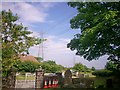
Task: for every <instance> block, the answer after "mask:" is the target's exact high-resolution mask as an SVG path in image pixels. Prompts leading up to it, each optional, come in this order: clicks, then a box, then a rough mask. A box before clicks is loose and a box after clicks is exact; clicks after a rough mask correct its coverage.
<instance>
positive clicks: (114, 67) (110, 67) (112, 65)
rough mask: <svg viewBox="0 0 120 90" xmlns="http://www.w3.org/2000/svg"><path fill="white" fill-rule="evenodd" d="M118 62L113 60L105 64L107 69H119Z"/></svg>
mask: <svg viewBox="0 0 120 90" xmlns="http://www.w3.org/2000/svg"><path fill="white" fill-rule="evenodd" d="M117 66H118V64H115V63H114V62H113V61H109V62H107V63H106V65H105V69H107V70H111V71H114V70H116V69H117Z"/></svg>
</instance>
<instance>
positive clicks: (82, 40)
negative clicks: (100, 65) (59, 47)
mask: <svg viewBox="0 0 120 90" xmlns="http://www.w3.org/2000/svg"><path fill="white" fill-rule="evenodd" d="M68 5H69V6H71V7H73V8H76V9H77V11H78V13H77V15H76V16H74V17H73V18H72V19H71V20H70V24H71V28H72V29H80V30H81V33H78V34H76V35H75V36H74V38H73V39H72V40H71V41H70V43H68V45H67V46H68V48H70V49H71V50H76V51H77V52H76V54H77V55H80V56H83V57H84V58H85V59H87V60H89V61H90V60H93V59H98V58H99V57H100V56H103V55H108V56H109V57H108V59H109V60H113V61H120V2H69V3H68Z"/></svg>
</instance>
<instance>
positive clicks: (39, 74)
mask: <svg viewBox="0 0 120 90" xmlns="http://www.w3.org/2000/svg"><path fill="white" fill-rule="evenodd" d="M43 78H44V71H43V70H42V68H39V69H36V79H35V88H43Z"/></svg>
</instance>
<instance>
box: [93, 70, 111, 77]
mask: <svg viewBox="0 0 120 90" xmlns="http://www.w3.org/2000/svg"><path fill="white" fill-rule="evenodd" d="M92 74H93V75H96V76H101V77H108V76H112V75H113V72H112V71H110V70H106V69H102V70H96V71H94V72H93V73H92Z"/></svg>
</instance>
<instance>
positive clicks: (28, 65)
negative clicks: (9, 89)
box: [14, 60, 40, 72]
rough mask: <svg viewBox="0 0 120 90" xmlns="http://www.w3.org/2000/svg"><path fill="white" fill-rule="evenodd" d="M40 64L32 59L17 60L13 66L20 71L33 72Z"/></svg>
mask: <svg viewBox="0 0 120 90" xmlns="http://www.w3.org/2000/svg"><path fill="white" fill-rule="evenodd" d="M39 66H40V64H39V63H38V62H33V61H28V60H26V61H17V62H16V64H15V65H14V67H16V68H17V70H18V71H20V72H35V70H36V69H38V68H39Z"/></svg>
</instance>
